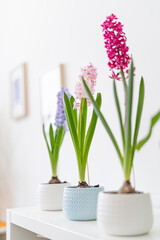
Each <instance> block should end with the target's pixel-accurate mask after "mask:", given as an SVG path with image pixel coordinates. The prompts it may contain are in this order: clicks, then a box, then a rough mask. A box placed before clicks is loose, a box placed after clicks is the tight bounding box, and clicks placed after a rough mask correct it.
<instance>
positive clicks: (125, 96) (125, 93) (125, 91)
mask: <svg viewBox="0 0 160 240" xmlns="http://www.w3.org/2000/svg"><path fill="white" fill-rule="evenodd" d="M121 77H122V81H123V86H124V98H125V100H124V105H125V118H124V132H125V131H126V121H127V83H126V79H125V76H124V72H123V70H121Z"/></svg>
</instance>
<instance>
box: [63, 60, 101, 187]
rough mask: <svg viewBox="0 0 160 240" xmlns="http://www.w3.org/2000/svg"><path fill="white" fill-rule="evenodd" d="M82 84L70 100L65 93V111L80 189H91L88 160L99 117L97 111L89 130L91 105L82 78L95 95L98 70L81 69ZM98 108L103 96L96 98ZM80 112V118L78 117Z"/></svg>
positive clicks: (90, 66) (77, 85) (90, 68)
mask: <svg viewBox="0 0 160 240" xmlns="http://www.w3.org/2000/svg"><path fill="white" fill-rule="evenodd" d="M79 77H80V82H78V83H77V84H76V87H75V95H76V98H75V99H74V97H73V96H72V97H71V98H70V100H69V98H68V96H67V94H65V93H64V109H65V113H66V119H67V123H68V128H69V131H70V135H71V138H72V142H73V146H74V149H75V152H76V157H77V162H78V170H79V185H78V187H80V188H86V187H89V185H88V184H87V183H86V180H85V172H86V165H87V160H88V154H89V149H90V146H91V142H92V139H93V135H94V132H95V128H96V124H97V115H96V113H95V111H93V113H92V118H91V120H90V124H89V127H88V129H87V106H89V105H90V104H91V101H90V99H89V98H88V96H87V93H86V91H85V89H84V87H83V83H82V78H83V79H84V81H85V82H86V84H87V86H88V88H89V89H90V91H91V92H92V94H94V86H95V83H96V78H97V70H96V68H95V67H94V66H93V65H92V64H90V65H88V66H87V67H84V68H82V69H81V75H80V76H79ZM95 102H96V104H97V108H98V109H100V106H101V94H100V93H98V94H97V97H96V101H95ZM78 112H79V116H78Z"/></svg>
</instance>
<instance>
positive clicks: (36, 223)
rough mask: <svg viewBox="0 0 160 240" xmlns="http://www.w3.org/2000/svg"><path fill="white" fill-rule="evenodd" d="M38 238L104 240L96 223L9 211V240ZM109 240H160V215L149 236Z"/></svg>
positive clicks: (51, 214) (53, 214)
mask: <svg viewBox="0 0 160 240" xmlns="http://www.w3.org/2000/svg"><path fill="white" fill-rule="evenodd" d="M37 234H39V235H42V236H44V237H45V238H48V239H52V240H89V239H90V240H100V239H103V238H102V237H101V233H100V231H99V228H98V226H97V222H96V221H89V222H87V221H85V222H79V221H69V220H68V219H66V218H65V216H63V213H62V212H61V211H55V212H50V211H41V210H39V209H38V208H19V209H10V210H7V240H36V239H37V240H38V239H39V240H41V239H45V238H38V237H37ZM105 239H106V240H110V239H111V240H112V239H113V240H123V239H125V240H160V211H159V212H158V211H156V212H155V214H154V226H153V229H152V230H151V232H150V233H149V234H146V235H143V236H138V237H112V236H107V237H106V238H105Z"/></svg>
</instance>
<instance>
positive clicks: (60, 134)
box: [53, 126, 65, 176]
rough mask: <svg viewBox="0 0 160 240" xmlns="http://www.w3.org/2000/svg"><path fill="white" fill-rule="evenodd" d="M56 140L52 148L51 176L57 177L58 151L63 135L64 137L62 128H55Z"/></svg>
mask: <svg viewBox="0 0 160 240" xmlns="http://www.w3.org/2000/svg"><path fill="white" fill-rule="evenodd" d="M57 129H58V131H57V138H56V141H55V148H54V160H55V161H54V175H53V176H57V163H58V157H59V151H60V147H61V145H62V142H63V139H64V135H65V129H64V127H63V126H60V127H58V128H57Z"/></svg>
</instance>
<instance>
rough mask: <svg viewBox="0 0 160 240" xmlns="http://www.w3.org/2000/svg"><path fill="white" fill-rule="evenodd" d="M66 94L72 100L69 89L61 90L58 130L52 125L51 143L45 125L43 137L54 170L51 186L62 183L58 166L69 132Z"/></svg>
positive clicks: (58, 105)
mask: <svg viewBox="0 0 160 240" xmlns="http://www.w3.org/2000/svg"><path fill="white" fill-rule="evenodd" d="M64 93H66V95H67V96H68V98H69V99H70V93H69V92H68V89H67V88H61V91H59V92H58V94H57V112H56V117H55V123H54V125H55V126H56V130H55V131H54V130H53V125H52V123H50V127H49V141H48V139H47V136H46V132H45V126H44V124H43V135H44V139H45V142H46V146H47V149H48V153H49V157H50V162H51V169H52V179H51V180H50V181H49V183H50V184H53V183H61V181H60V180H59V179H58V177H57V165H58V157H59V151H60V148H61V145H62V142H63V139H64V136H65V132H66V130H67V123H66V116H65V112H64V105H63V94H64Z"/></svg>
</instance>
